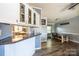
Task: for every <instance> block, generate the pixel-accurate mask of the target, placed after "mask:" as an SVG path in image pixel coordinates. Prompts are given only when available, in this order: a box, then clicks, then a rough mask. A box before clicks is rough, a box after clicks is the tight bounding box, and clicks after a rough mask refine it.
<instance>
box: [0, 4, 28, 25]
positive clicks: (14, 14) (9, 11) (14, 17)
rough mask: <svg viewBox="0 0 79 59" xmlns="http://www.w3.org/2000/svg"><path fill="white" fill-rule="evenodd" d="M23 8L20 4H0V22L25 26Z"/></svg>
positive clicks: (23, 5)
mask: <svg viewBox="0 0 79 59" xmlns="http://www.w3.org/2000/svg"><path fill="white" fill-rule="evenodd" d="M25 6H27V4H22V3H12V4H10V3H1V4H0V22H3V23H9V24H20V25H21V24H25V23H26V19H25Z"/></svg>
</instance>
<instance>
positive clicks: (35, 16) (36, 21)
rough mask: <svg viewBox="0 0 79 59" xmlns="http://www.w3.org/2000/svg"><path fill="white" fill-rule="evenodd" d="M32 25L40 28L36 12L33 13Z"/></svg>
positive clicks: (38, 16)
mask: <svg viewBox="0 0 79 59" xmlns="http://www.w3.org/2000/svg"><path fill="white" fill-rule="evenodd" d="M32 23H33V25H34V26H36V27H39V26H40V15H39V14H38V13H37V12H36V11H33V22H32Z"/></svg>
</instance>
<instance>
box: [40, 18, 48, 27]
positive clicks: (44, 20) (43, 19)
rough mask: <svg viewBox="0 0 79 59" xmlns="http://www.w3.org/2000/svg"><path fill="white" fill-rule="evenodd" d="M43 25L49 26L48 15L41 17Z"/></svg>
mask: <svg viewBox="0 0 79 59" xmlns="http://www.w3.org/2000/svg"><path fill="white" fill-rule="evenodd" d="M41 25H44V26H47V18H46V17H44V18H42V19H41Z"/></svg>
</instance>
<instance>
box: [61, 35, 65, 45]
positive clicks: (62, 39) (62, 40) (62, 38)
mask: <svg viewBox="0 0 79 59" xmlns="http://www.w3.org/2000/svg"><path fill="white" fill-rule="evenodd" d="M61 42H62V43H64V37H63V35H62V36H61Z"/></svg>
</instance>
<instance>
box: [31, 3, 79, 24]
mask: <svg viewBox="0 0 79 59" xmlns="http://www.w3.org/2000/svg"><path fill="white" fill-rule="evenodd" d="M69 4H70V3H30V5H31V6H32V7H39V8H42V17H47V21H48V22H49V23H52V22H56V21H60V20H66V19H70V18H72V17H75V16H77V15H79V6H77V7H78V8H75V9H73V10H65V9H66V7H67V6H68V5H69ZM56 19H57V20H56Z"/></svg>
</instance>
